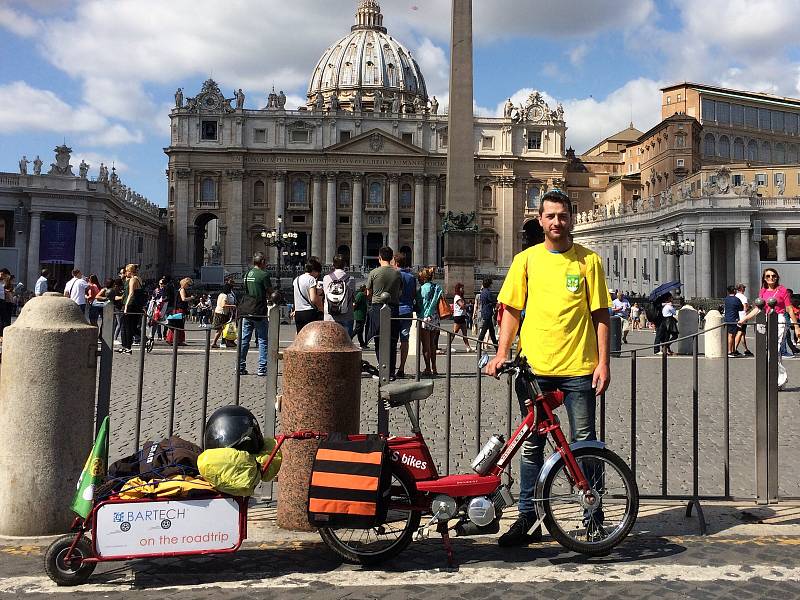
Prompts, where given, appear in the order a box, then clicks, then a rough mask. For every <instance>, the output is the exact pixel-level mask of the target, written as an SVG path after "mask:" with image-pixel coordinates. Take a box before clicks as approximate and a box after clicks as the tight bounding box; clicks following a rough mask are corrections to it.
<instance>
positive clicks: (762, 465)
mask: <svg viewBox="0 0 800 600" xmlns="http://www.w3.org/2000/svg"><path fill="white" fill-rule="evenodd" d="M756 304H757V305H759V308H761V309H762V311H761V312H760V313H759V314H758V315H756V317H755V329H756V348H755V349H756V353H755V362H756V369H755V382H754V383H755V385H754V401H755V402H754V413H755V414H754V420H755V423H756V442H755V465H756V484H755V489H753V490H752V494H751V495H745V496H741V495H739V496H735V495H733V494H732V493H731V452H730V451H731V436H730V431H731V404H730V373H731V371H730V360H731V359H730V358H729V357H728V354H727V351H726V352H724V353H723V357H721V358H719V359H709V360H715V361H721V362H722V367H723V390H722V396H723V415H722V436H723V439H722V446H723V456H722V465H721V466H722V471H723V472H722V478H723V490H722V493H721V494H708V493H705V494H704V493H702V492H701V488H700V456H699V442H700V437H699V425H700V410H699V403H700V394H701V389H700V377H699V365H700V360H699V356H700V353H699V337H700V336H701V335H705V334H706V333H707V332H711V331H713V329H717V328H722V327H726V326H727V325H728V323H722V324H721V325H719V326H718V327H714V328H710V329H706V330H704V331H702V332H698V333H695V334H692V335H689V336H683V337H680V338H677V339H675V340H671V341H670V344H674V343H676V342H679V341H682V340H690V341H691V345H692V352H691V361H692V362H691V364H692V366H691V404H692V409H691V413H692V416H691V492H690V493H689V494H677V493H672V492H671V490H670V488H669V485H668V482H669V476H670V471H669V450H670V437H671V436H670V433H671V423H670V420H669V387H670V377H669V368H670V367H669V365H670V362H671V361H670V360H668V355H667V353H666V352H662V354H661V357H660V359H661V360H660V384H661V398H660V413H661V414H660V430H661V436H660V449H659V450H660V452H659V453H660V475H661V485H660V489H659V491H658V493H647V494H643V495H642V496H641V498H642V499H643V500H654V501H655V500H662V501H681V502H686V503H687V505H686V516H687V517H688V516H691V513H692V510H693V509H696V511H697V515H698V521H699V527H700V530H701V533H703V534H705V532H706V521H705V516H704V514H703V509H702V506H701V501H703V500H709V501H737V500H738V501H743V500H747V501H755V502H758V503H761V504H767V503H770V502H776V501H778V499H779V497H778V408H777V407H778V383H777V379H778V361H779V349H778V345H779V344H778V317H777V315H776V314H775V312H774V311H772V312H770V313H769V314H768V315H767V314H765V312H763V302H761V303H760V304H759V302H758V301H757V302H756ZM391 320H392V317H391V311H390V310H389V308H388V307H384V308H382V309H381V323H380V330H381V331H388V330H389V329H390V328H391ZM414 326H415V327H416V333H417V348H416V363H417V364H416V366H417V368H416V379H417V381H419V379H420V372H421V370H420V360H421V352H420V339H421V336H420V332H421V326H422V321H420V320H419V319H415V320H414ZM438 330H439V331H440V333H441V334H442V335H445V336H446V345H445V349H446V350H445V363H446V370H445V373H444V386H445V390H444V395H445V407H444V423H442V424H441V427H439V425H438V424H437V429H439V428H440V429H441V430H443V431H442V434H443V436H444V455H445V457H447V458H446V460H445V462H444V464H443V470H444V472H445V474H449V473H450V467H451V465H450V456H451V436H452V433H453V432H452V431H451V430H452V423H451V412H452V375H453V368H452V354H453V341H454V339H455V337H456V335H457V334H455V332H453V331H452V330H448V329H446V328H444V327H441V326H439V327H438ZM458 335H459V336H461V334H458ZM467 339H470V340H472V341H474V342H475V344H476V347H477V352H478V355H479V356H480V353H481V351H482V349H484V348H486V347H491V349H492V351H494V346H493V345H492V344H490V343H489V342H484V341H483V340H479V339H476V338H472V337H469V336H467ZM379 343H380V349H379V357H380V360H379V371H380V384H381V385H385V384H387V383H388V382H389V380H390V373H389V367H390V365H389V355H390V350H391V340H390V336H381V337H380V340H379ZM665 345H666V344H659V345H658V346H656V345H644V346H639V347H637V348H635V349H630V350H624V351H621V352H619V353H615V356H620V357H621V360H622V361H625V360H627V361H628V363H629V370H630V371H629V372H630V389H629V395H628V398H627V400H628V421H627V425H628V444H629V449H630V467H631V470H632V471H633V473H634V476H635V475H636V473H637V467H638V464H637V446H638V445H639V441H638V436H639V428H638V421H637V416H638V398H637V392H638V389H639V382H638V381H637V374H638V369H637V366H638V365H637V360H638V359H639V358H640V357H641V356H642V354H643V353H645V352H651V353H652V352H653V351H654V350H656V349H657V348H658V347H659V346H661V347H663V346H665ZM621 360H620V359H617V361H616V364H615V368H618V367H617V365H618V364H619V363H620V362H621ZM476 363H478V361H476ZM474 391H475V404H474V411H473V412H474V432H475V433H476V435H475V444H476V446H475V451H476V453H477V452H479V451H480V448H481V446H482V443H483V441H484V440H482V439H481V437H480V435H479V433H480V432H481V430H482V414H483V410H482V408H483V398H482V384H481V369H480V367H479V366H478V364H476V373H475V388H474ZM514 395H515V394H514V386H513V382H512V378H511V376H507V397H506V399H505V400H506V419H505V425H506V426H505V431H506V436H507V437H510V435H511V427H512V424H513V423H514V419H515V418H516V417H517V416H518V415H516V414H515V410H514ZM606 408H607V392H606V393H603V394H602V395H601V396H600V397H599V431H598V434H599V438H600V439H605V438H606V432H607V419H608V415H607V410H606ZM416 414H417V417H418V418H419V417H420V403H419V401H418V402H417V403H416ZM377 426H378V432H379V433H384V434H388V433H389V431H388V415H387V411H386V408H385V406H384V404H383V402H382V401H381V400H380V394H379V397H378V423H377ZM460 433H464V432H460ZM783 499H795V498H789V497H786V498H783Z"/></svg>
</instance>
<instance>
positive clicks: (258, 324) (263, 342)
mask: <svg viewBox="0 0 800 600" xmlns="http://www.w3.org/2000/svg"><path fill="white" fill-rule="evenodd" d="M254 329H255V331H256V333H257V334H258V372H259V373H266V372H267V321H266V320H265V319H242V332H241V333H242V339H241V344H239V371H245V370H247V352H248V351H249V350H250V338H251V337H253V330H254Z"/></svg>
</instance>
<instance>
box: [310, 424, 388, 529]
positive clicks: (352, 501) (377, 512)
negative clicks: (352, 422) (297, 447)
mask: <svg viewBox="0 0 800 600" xmlns="http://www.w3.org/2000/svg"><path fill="white" fill-rule="evenodd" d="M391 477H392V476H391V460H390V458H389V452H388V447H387V445H386V440H385V439H382V438H380V437H379V436H368V437H367V439H365V440H362V441H349V440H348V439H347V437H346V436H344V435H341V434H331V435H329V436H328V439H326V440H323V441H322V442H320V445H319V448H318V449H317V454H316V456H315V457H314V466H313V468H312V470H311V482H310V485H309V488H308V522H309V523H311V525H313V526H314V527H331V528H333V529H339V528H352V529H367V528H370V527H374V526H376V525H380V524H381V523H382V522H383V521H384V520H385V519H386V512H387V510H388V503H389V494H390V488H391V480H392V479H391Z"/></svg>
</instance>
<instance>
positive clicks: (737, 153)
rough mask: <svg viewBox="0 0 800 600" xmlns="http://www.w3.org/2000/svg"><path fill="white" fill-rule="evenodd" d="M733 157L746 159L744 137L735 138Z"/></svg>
mask: <svg viewBox="0 0 800 600" xmlns="http://www.w3.org/2000/svg"><path fill="white" fill-rule="evenodd" d="M733 158H734V159H736V160H744V141H743V140H742V138H738V137H737V138H736V139H735V140H733Z"/></svg>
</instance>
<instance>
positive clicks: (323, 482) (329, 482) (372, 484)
mask: <svg viewBox="0 0 800 600" xmlns="http://www.w3.org/2000/svg"><path fill="white" fill-rule="evenodd" d="M311 485H318V486H320V487H327V488H338V489H345V490H366V491H375V490H377V489H378V478H377V477H367V476H365V475H343V474H340V473H324V472H321V471H314V473H313V475H312V476H311Z"/></svg>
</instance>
